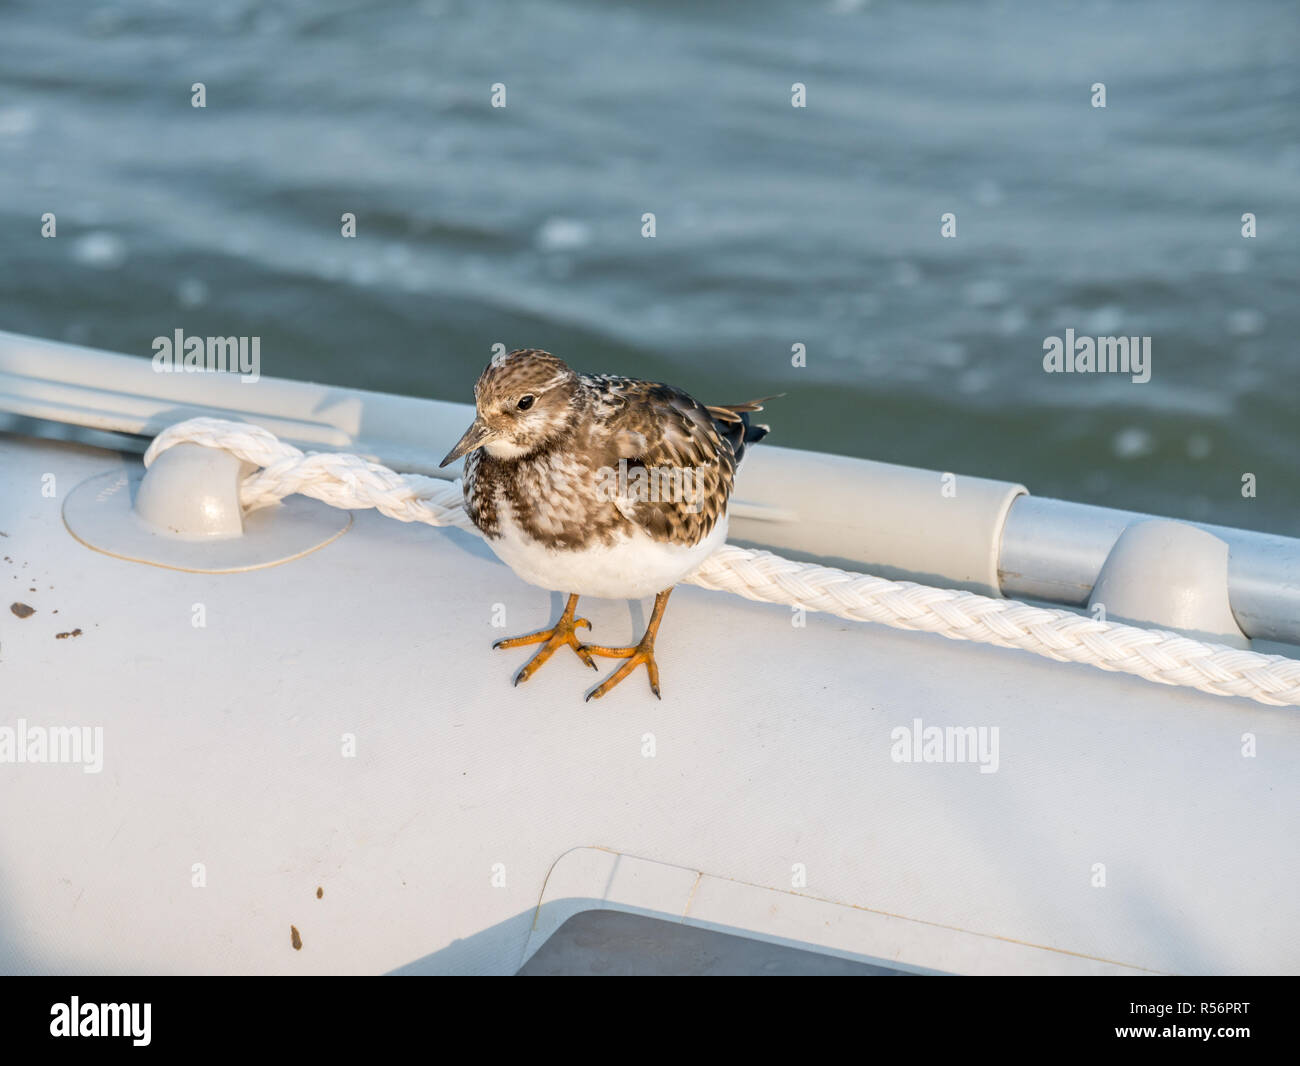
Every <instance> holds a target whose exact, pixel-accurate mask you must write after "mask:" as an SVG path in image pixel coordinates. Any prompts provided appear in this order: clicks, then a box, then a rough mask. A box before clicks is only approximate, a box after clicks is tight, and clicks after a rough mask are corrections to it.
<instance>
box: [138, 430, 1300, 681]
mask: <svg viewBox="0 0 1300 1066" xmlns="http://www.w3.org/2000/svg"><path fill="white" fill-rule="evenodd" d="M182 443H190V444H201V445H203V446H204V447H208V448H220V449H223V450H224V451H227V452H230V453H231V454H232V455H234V456H236V457H237V458H239V459H242V460H243V461H245V462H247V463H251V464H252V465H254V466H256V467H259V469H258V470H257V472H255V473H253V474H250V475H249V476H248V477H247V478H246V479H245V480H244V482H243V483H242V484H241V486H240V501H241V503H242V504H243V506H244V507H245V508H246V509H247V510H254V509H256V508H258V507H266V506H268V505H270V504H273V503H276V502H278V501H279V500H281V499H283V498H284V497H285V496H289V495H291V494H293V493H295V492H297V493H302V494H303V495H306V496H312V497H314V498H316V499H318V500H323V501H324V502H325V503H328V504H330V505H331V506H333V507H341V508H346V509H350V510H356V509H361V508H367V507H373V508H375V509H376V510H378V511H379V512H380V513H381V514H385V515H387V516H388V517H390V518H396V519H397V520H398V521H401V522H425V523H428V524H429V525H431V526H457V527H459V528H461V529H466V530H470V531H472V532H475V533H477V532H478V530H477V529H476V527H475V526H474V524H473V523H472V522H471V521H470V520H469V516H468V515H466V513H465V509H464V502H463V497H462V495H461V485H460V482H459V481H454V482H451V481H440V480H438V479H437V478H428V477H421V476H419V475H417V474H397V473H394V472H393V471H392V470H389V469H388V468H387V467H385V466H380V465H379V464H378V463H371V462H368V461H366V460H365V459H362V458H361V457H360V456H356V455H346V454H342V453H335V452H311V453H304V452H302V451H300V450H299V449H297V448H295V447H293V446H292V445H289V444H285V443H283V442H282V441H281V440H279V438H277V437H276V436H275V435H274V434H273V433H269V432H267V431H266V430H264V429H261V428H259V427H258V426H252V425H249V424H247V423H245V422H229V421H226V420H224V419H219V418H192V419H190V420H188V421H186V422H179V423H177V424H176V425H174V426H169V427H168V428H167V429H165V430H163V432H162V433H160V434H158V436H157V437H155V438H154V440H153V443H152V444H150V445H149V450H148V451H146V452H145V456H144V462H145V466H148V465H149V464H151V463H152V462H153V461H154V460H155V459H156V458H157V457H158V456H159V455H160V454H161V453H162V452H163V451H165V450H166V449H168V448H170V447H172V446H173V445H176V444H182ZM684 580H685V581H686V582H687V583H688V584H692V585H699V586H701V587H702V588H707V589H717V590H720V591H723V592H734V593H735V594H736V595H738V596H744V597H745V598H747V599H751V600H759V601H761V602H763V603H779V604H786V605H788V606H798V607H803V608H805V609H807V610H810V611H825V612H828V613H830V614H833V615H837V616H838V617H840V618H848V619H852V620H854V621H860V622H881V623H883V624H885V625H888V626H894V627H895V628H897V629H917V630H923V631H925V632H927V633H938V634H940V635H941V636H945V637H949V638H951V639H953V640H973V641H978V642H979V643H982V644H997V645H999V646H1001V647H1004V648H1020V649H1021V650H1022V651H1030V652H1033V653H1034V654H1036V655H1044V656H1047V657H1048V658H1049V659H1056V660H1058V661H1061V662H1076V663H1088V664H1089V665H1092V666H1097V667H1100V668H1101V669H1103V670H1116V671H1119V672H1121V673H1126V674H1135V675H1137V676H1138V677H1144V678H1146V679H1147V680H1148V681H1155V682H1158V683H1160V684H1163V685H1185V686H1188V687H1190V688H1196V689H1200V690H1201V691H1202V692H1211V693H1214V694H1215V695H1219V696H1244V697H1246V698H1248V699H1252V700H1257V701H1259V702H1260V703H1268V704H1273V705H1277V706H1282V705H1286V704H1293V705H1300V661H1297V660H1294V659H1288V658H1284V657H1283V656H1280V655H1262V654H1260V653H1259V652H1253V651H1242V650H1238V649H1236V648H1228V647H1225V646H1224V645H1222V644H1207V643H1203V642H1202V641H1199V640H1193V639H1191V638H1190V637H1184V636H1180V635H1179V634H1177V633H1169V632H1165V631H1163V630H1158V629H1142V628H1139V627H1137V626H1130V625H1124V624H1123V623H1120V622H1102V621H1098V620H1096V619H1094V618H1089V617H1086V616H1083V615H1078V614H1075V613H1073V612H1071V611H1065V610H1056V609H1051V608H1046V607H1032V606H1030V605H1029V604H1026V603H1020V602H1018V601H1016V600H1002V599H992V598H990V597H988V596H979V595H976V594H975V593H973V592H958V591H955V590H953V589H939V588H931V587H929V586H927V585H917V584H913V583H912V582H910V581H887V580H885V579H884V578H879V577H872V576H871V575H869V574H859V573H850V572H849V571H846V570H837V569H835V568H834V567H829V566H818V565H816V564H814V563H800V562H795V561H794V560H792V559H785V558H782V557H781V556H779V555H773V554H772V553H771V552H765V551H752V550H750V549H747V548H738V547H736V546H734V545H731V544H727V545H723V547H721V548H720V549H718V550H717V551H716V552H714V553H713V554H712V555H710V556H709V558H707V559H706V560H705V561H704V562H703V563H702V564H701V565H700V567H699V569H697V570H696V571H695V572H694V573H693V574H691V575H690V576H689V577H687V578H685V579H684Z"/></svg>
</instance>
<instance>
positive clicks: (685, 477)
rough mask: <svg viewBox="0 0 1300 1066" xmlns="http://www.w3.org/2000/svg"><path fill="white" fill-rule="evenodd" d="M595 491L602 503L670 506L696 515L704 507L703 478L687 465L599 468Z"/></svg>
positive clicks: (625, 463) (622, 463)
mask: <svg viewBox="0 0 1300 1066" xmlns="http://www.w3.org/2000/svg"><path fill="white" fill-rule="evenodd" d="M596 476H597V477H598V478H599V480H598V482H597V484H596V492H597V495H598V497H599V498H600V499H602V500H614V501H617V500H630V501H632V502H633V503H673V504H679V505H681V510H683V511H685V512H686V513H687V514H699V512H700V509H701V508H702V507H703V505H704V493H705V481H704V475H703V474H702V473H700V471H699V470H696V469H695V468H694V467H690V466H644V465H642V464H640V463H637V464H635V465H629V464H628V461H627V460H626V459H620V460H619V461H618V468H617V469H615V468H614V467H612V466H602V467H601V468H600V469H599V470H598V471H596Z"/></svg>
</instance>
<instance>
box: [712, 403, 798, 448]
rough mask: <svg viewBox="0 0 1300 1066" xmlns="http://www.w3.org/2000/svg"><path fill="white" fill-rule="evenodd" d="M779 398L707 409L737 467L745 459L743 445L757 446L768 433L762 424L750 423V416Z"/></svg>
mask: <svg viewBox="0 0 1300 1066" xmlns="http://www.w3.org/2000/svg"><path fill="white" fill-rule="evenodd" d="M781 395H782V396H784V395H785V394H784V393H782V394H781ZM779 398H780V397H779V396H764V397H763V398H762V399H761V400H750V401H749V402H748V403H733V404H725V405H718V406H714V407H710V408H709V409H708V411H709V414H710V415H712V416H713V424H714V425H715V426H716V427H717V430H718V433H719V434H720V435H721V436H722V437H723V439H724V440H726V442H727V443H728V444H730V445H731V451H732V453H733V454H734V455H735V456H736V465H737V466H739V465H740V461H741V460H742V459H743V458H744V457H745V445H747V444H757V443H758V442H759V441H761V440H762V439H763V438H764V437H766V436H767V435H768V433H769V432H770V430H769V427H767V426H765V425H763V424H762V423H760V422H751V421H750V418H749V416H750V414H751V413H753V412H755V411H761V410H762V409H763V404H765V403H766V402H767V401H768V400H776V399H779Z"/></svg>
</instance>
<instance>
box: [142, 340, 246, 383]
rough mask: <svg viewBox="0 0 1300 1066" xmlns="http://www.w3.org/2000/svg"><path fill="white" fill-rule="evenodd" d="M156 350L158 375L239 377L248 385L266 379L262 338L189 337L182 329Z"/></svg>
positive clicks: (156, 345) (157, 343) (157, 342)
mask: <svg viewBox="0 0 1300 1066" xmlns="http://www.w3.org/2000/svg"><path fill="white" fill-rule="evenodd" d="M152 347H153V368H154V372H155V373H158V374H182V373H184V374H238V375H239V380H240V381H242V382H244V383H245V384H251V383H252V382H254V381H256V380H257V379H258V378H259V377H261V376H262V338H261V337H187V336H185V331H184V330H181V329H178V330H176V331H175V332H174V333H173V334H172V335H171V336H170V337H161V336H160V337H155V338H154V339H153V345H152Z"/></svg>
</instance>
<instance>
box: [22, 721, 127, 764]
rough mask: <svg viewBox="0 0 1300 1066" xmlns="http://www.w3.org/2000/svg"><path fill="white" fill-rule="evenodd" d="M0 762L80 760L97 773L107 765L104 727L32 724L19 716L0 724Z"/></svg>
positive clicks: (71, 761)
mask: <svg viewBox="0 0 1300 1066" xmlns="http://www.w3.org/2000/svg"><path fill="white" fill-rule="evenodd" d="M0 763H80V764H81V768H82V770H83V771H84V772H85V773H88V774H97V773H99V772H100V771H101V770H102V769H103V768H104V727H103V726H102V725H97V726H94V727H93V728H92V727H91V726H88V725H70V726H57V725H56V726H43V725H28V724H27V719H26V718H19V719H18V723H17V724H16V725H6V726H0Z"/></svg>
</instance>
